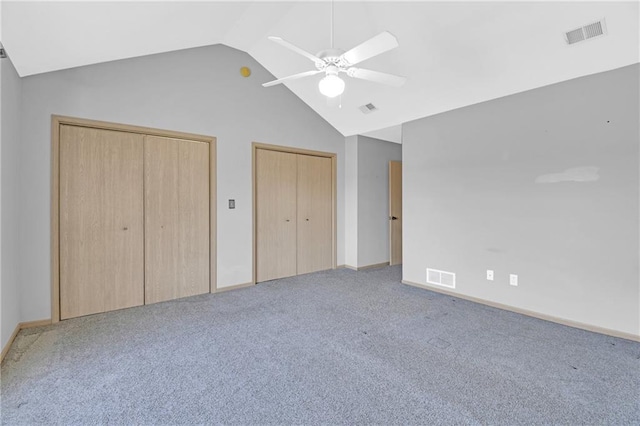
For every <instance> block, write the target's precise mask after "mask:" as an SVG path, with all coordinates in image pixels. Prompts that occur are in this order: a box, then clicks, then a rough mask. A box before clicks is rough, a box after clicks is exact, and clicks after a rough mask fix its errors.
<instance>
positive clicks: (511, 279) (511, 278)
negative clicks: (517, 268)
mask: <svg viewBox="0 0 640 426" xmlns="http://www.w3.org/2000/svg"><path fill="white" fill-rule="evenodd" d="M509 284H511V285H512V286H515V287H517V286H518V276H517V275H516V274H509Z"/></svg>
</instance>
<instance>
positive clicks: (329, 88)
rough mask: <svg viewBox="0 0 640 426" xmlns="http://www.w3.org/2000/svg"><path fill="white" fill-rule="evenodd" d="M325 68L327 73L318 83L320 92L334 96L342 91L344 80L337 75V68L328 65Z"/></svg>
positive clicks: (329, 96)
mask: <svg viewBox="0 0 640 426" xmlns="http://www.w3.org/2000/svg"><path fill="white" fill-rule="evenodd" d="M328 68H331V69H327V71H326V73H327V75H326V76H325V77H324V78H323V79H322V80H320V83H318V89H319V90H320V93H322V94H323V95H325V96H326V97H327V98H335V97H336V96H339V95H342V93H343V92H344V80H343V79H341V78H340V77H338V68H337V67H335V66H330V67H328Z"/></svg>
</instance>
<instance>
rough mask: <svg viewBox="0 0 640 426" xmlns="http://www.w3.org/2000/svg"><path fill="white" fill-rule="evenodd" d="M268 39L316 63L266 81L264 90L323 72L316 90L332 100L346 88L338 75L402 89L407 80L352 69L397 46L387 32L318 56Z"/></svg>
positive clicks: (286, 42) (279, 40)
mask: <svg viewBox="0 0 640 426" xmlns="http://www.w3.org/2000/svg"><path fill="white" fill-rule="evenodd" d="M269 40H271V41H274V42H276V43H278V44H280V45H282V46H284V47H286V48H287V49H289V50H292V51H294V52H296V53H297V54H299V55H302V56H304V57H305V58H307V59H309V60H310V61H312V62H313V63H314V64H315V67H316V69H315V70H313V71H306V72H302V73H299V74H294V75H290V76H288V77H283V78H279V79H277V80H273V81H269V82H267V83H264V84H263V85H262V86H263V87H270V86H274V85H276V84H280V83H284V82H286V81H291V80H296V79H299V78H304V77H310V76H312V75H316V74H320V73H323V72H324V73H325V76H324V78H322V79H321V80H320V83H319V84H318V89H319V90H320V93H322V94H323V95H325V96H327V97H328V98H334V97H336V96H339V95H341V94H342V93H343V92H344V88H345V82H344V80H343V79H341V78H340V77H339V76H338V74H340V73H344V74H346V75H347V76H348V77H351V78H357V79H361V80H367V81H372V82H375V83H382V84H387V85H390V86H395V87H400V86H402V85H403V84H404V82H405V81H406V78H405V77H400V76H397V75H393V74H387V73H383V72H378V71H371V70H367V69H363V68H356V67H354V65H356V64H358V63H360V62H363V61H366V60H367V59H370V58H372V57H374V56H377V55H380V54H381V53H384V52H387V51H389V50H391V49H395V48H396V47H398V40H397V39H396V38H395V36H394V35H393V34H391V33H390V32H388V31H383V32H381V33H380V34H378V35H377V36H375V37H373V38H370V39H369V40H367V41H365V42H364V43H361V44H359V45H358V46H356V47H354V48H353V49H351V50H349V51H347V52H345V51H343V50H340V49H333V48H332V49H327V50H323V51H321V52H319V53H318V54H317V55H313V54H311V53H309V52H307V51H306V50H304V49H301V48H299V47H298V46H296V45H294V44H292V43H289V42H288V41H286V40H284V39H282V38H280V37H269Z"/></svg>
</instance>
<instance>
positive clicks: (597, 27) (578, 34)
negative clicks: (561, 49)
mask: <svg viewBox="0 0 640 426" xmlns="http://www.w3.org/2000/svg"><path fill="white" fill-rule="evenodd" d="M606 33H607V26H606V24H605V21H604V19H601V20H599V21H596V22H593V23H591V24H588V25H585V26H584V27H580V28H576V29H575V30H571V31H567V32H566V33H565V40H566V41H567V44H575V43H578V42H581V41H585V40H589V39H591V38H594V37H599V36H602V35H605V34H606Z"/></svg>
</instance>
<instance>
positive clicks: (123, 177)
mask: <svg viewBox="0 0 640 426" xmlns="http://www.w3.org/2000/svg"><path fill="white" fill-rule="evenodd" d="M59 197H60V224H59V226H60V317H61V319H67V318H73V317H78V316H82V315H89V314H95V313H98V312H105V311H111V310H115V309H122V308H128V307H131V306H138V305H142V304H143V303H144V293H143V291H144V229H143V217H144V216H143V136H141V135H138V134H131V133H126V132H118V131H109V130H100V129H92V128H86V127H77V126H70V125H62V126H60V194H59Z"/></svg>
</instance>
